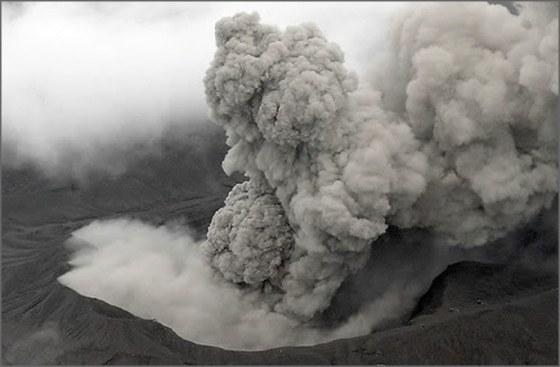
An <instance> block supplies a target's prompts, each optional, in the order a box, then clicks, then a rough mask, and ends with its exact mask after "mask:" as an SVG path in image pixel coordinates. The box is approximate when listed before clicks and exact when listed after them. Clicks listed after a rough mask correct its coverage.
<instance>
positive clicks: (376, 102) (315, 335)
mask: <svg viewBox="0 0 560 367" xmlns="http://www.w3.org/2000/svg"><path fill="white" fill-rule="evenodd" d="M298 5H299V4H298ZM337 6H339V5H337ZM516 9H518V10H519V16H514V15H512V14H510V13H509V12H508V11H507V9H505V8H503V7H501V6H496V5H488V4H485V3H429V4H428V3H426V4H418V3H415V4H413V5H410V6H408V7H403V9H402V11H399V12H396V13H395V15H394V17H393V20H392V22H391V26H390V28H389V31H388V33H387V34H385V33H381V32H380V34H377V33H375V32H372V31H371V29H369V28H361V26H360V27H359V29H362V32H361V33H360V34H359V37H356V39H357V40H359V42H360V45H361V47H363V48H364V49H366V48H369V47H370V45H369V44H368V42H367V41H368V40H369V39H371V38H376V37H377V38H379V37H385V38H386V43H385V44H383V45H381V46H380V47H376V48H375V49H376V50H378V52H377V53H376V54H375V55H371V59H368V60H366V61H365V62H364V65H363V69H364V70H365V69H369V70H370V72H369V73H368V74H365V75H362V76H360V78H358V76H357V74H354V73H353V72H351V71H350V70H349V69H351V68H350V67H349V66H348V65H353V64H355V61H356V59H354V60H353V62H352V63H348V62H347V60H345V59H346V57H345V54H344V53H343V51H342V48H340V47H338V46H337V45H336V44H335V43H331V42H329V41H328V40H329V39H330V40H332V39H333V37H332V34H328V37H327V36H326V34H327V32H325V33H324V34H323V33H322V32H321V31H320V30H319V29H320V28H321V29H323V28H324V27H322V26H321V27H318V26H316V25H313V24H311V23H306V24H303V25H301V26H291V27H288V28H286V29H285V30H283V29H280V28H278V27H275V26H270V25H266V23H270V22H269V21H268V20H267V21H266V22H264V21H263V22H262V23H261V21H260V18H259V16H258V15H257V14H254V13H253V14H249V13H241V14H237V15H234V16H228V17H226V18H223V19H222V20H220V21H218V23H217V24H216V29H215V31H216V32H215V36H216V43H215V47H216V48H217V49H216V53H215V56H214V61H213V62H212V64H211V65H210V68H209V69H208V71H207V74H206V78H205V80H204V85H202V84H201V87H202V86H204V88H205V90H206V98H207V103H208V106H209V107H210V109H211V117H212V119H213V120H214V121H215V122H216V123H217V124H218V125H219V126H222V127H223V128H224V129H225V131H226V133H227V137H228V138H227V143H228V145H229V146H230V150H229V153H228V154H227V156H226V158H225V160H224V162H223V168H224V170H225V171H226V172H227V173H229V174H232V173H234V172H236V171H238V172H241V173H244V174H245V175H246V176H247V178H248V181H247V182H244V183H242V184H239V185H238V186H236V187H234V188H233V189H232V191H231V193H230V195H229V197H228V198H227V200H226V202H225V205H224V207H223V208H222V209H220V210H219V211H218V212H217V213H216V214H215V216H214V218H213V221H212V224H211V226H210V228H209V230H208V234H207V239H206V240H204V241H203V242H202V243H199V242H197V241H195V240H193V239H192V236H190V234H189V231H188V229H186V228H184V227H181V226H171V227H170V226H162V227H157V228H155V227H152V226H149V225H146V224H142V223H140V222H137V221H129V220H116V221H99V222H93V223H92V224H90V225H89V226H86V227H84V228H82V229H81V230H79V231H76V232H75V233H74V236H73V240H71V241H70V242H71V243H73V244H74V246H75V247H77V252H76V253H75V254H74V257H73V260H72V264H73V265H74V267H75V268H74V269H73V270H72V271H70V272H68V273H67V274H65V275H64V276H63V277H61V278H60V281H61V282H62V283H63V284H66V285H68V286H69V287H72V288H73V289H76V290H77V291H78V292H80V293H82V294H85V295H87V296H93V297H98V298H102V299H104V300H107V301H108V302H110V303H112V304H115V305H117V306H119V307H123V308H125V309H127V310H129V311H131V312H133V313H135V314H137V315H139V316H141V317H146V318H155V319H157V320H158V321H160V322H162V323H164V324H166V325H169V326H170V327H172V328H173V329H174V330H175V331H177V333H178V334H179V335H181V336H182V337H184V338H187V339H189V340H192V341H194V342H198V343H204V344H211V345H218V346H221V347H225V348H232V349H250V350H255V349H266V348H270V347H275V346H283V345H309V344H316V343H319V342H326V341H330V340H333V339H338V338H349V337H354V336H358V335H364V334H367V333H369V332H371V331H372V330H374V329H375V328H376V327H380V325H381V326H382V325H384V323H385V322H389V321H391V320H393V321H394V320H397V321H398V320H400V319H401V318H403V317H405V316H406V315H407V313H410V312H411V311H412V309H413V307H414V304H415V302H416V300H417V299H418V298H419V297H420V295H421V294H422V293H423V292H425V291H426V290H427V287H429V284H430V282H431V280H432V279H433V278H434V277H435V276H436V275H437V274H438V273H439V272H441V271H442V270H443V269H444V268H445V267H446V266H447V264H449V263H450V262H453V261H459V260H462V259H465V258H469V259H476V260H480V259H488V261H494V262H495V261H501V260H504V259H505V260H504V261H509V260H510V257H512V256H514V257H515V256H516V257H518V260H516V261H518V262H519V263H523V264H525V263H526V262H534V264H532V266H541V265H542V264H543V263H544V262H546V261H547V260H550V256H549V255H550V254H551V253H552V254H553V255H554V256H557V246H556V243H557V227H554V226H553V225H552V224H550V223H544V222H546V220H543V223H541V224H542V225H543V226H544V227H546V228H547V229H545V230H543V228H539V227H538V226H537V225H535V221H536V222H538V221H539V220H540V218H541V215H542V214H543V213H547V216H545V217H543V218H544V219H546V218H557V206H556V207H554V205H553V204H554V203H553V201H554V197H555V195H557V175H558V163H557V155H556V152H557V122H556V121H557V120H556V119H557V109H558V103H557V100H558V75H557V71H556V70H557V63H558V56H557V47H558V36H557V34H558V17H557V13H558V9H557V4H556V3H547V4H544V3H538V4H520V5H516ZM259 13H263V12H262V11H259ZM231 14H235V12H229V13H228V15H231ZM332 14H336V17H335V19H334V20H332V21H333V22H335V21H340V19H338V18H341V19H342V18H344V17H343V16H342V15H340V16H339V15H338V13H332ZM261 15H262V14H261ZM263 19H264V17H263ZM344 19H346V18H344ZM351 19H353V18H351ZM356 19H357V18H356ZM353 20H354V19H353ZM356 24H358V22H356ZM366 29H367V30H366ZM212 47H214V45H212ZM347 66H348V69H347ZM539 213H540V214H539ZM550 213H552V214H555V215H550ZM527 223H529V227H531V226H532V227H531V228H529V229H527V227H526V226H525V224H527ZM554 223H556V220H555V221H554ZM534 231H542V232H546V233H545V235H544V236H543V237H542V238H537V240H527V238H530V237H531V236H532V237H538V236H534V235H533V234H532V233H533V232H534ZM552 239H555V240H554V241H552ZM512 243H513V245H512ZM484 245H486V246H484ZM527 246H535V247H538V249H537V250H538V251H536V252H534V251H531V249H527V248H526V247H527ZM555 249H556V251H554V250H555ZM535 253H537V255H536V256H533V255H534V254H535ZM554 263H555V264H556V266H557V258H555V259H554ZM525 265H526V264H525ZM548 265H550V264H548ZM553 265H554V264H553ZM341 303H344V304H342V305H340V304H341ZM329 318H330V320H329ZM332 320H334V322H332V323H331V321H332ZM333 324H334V326H333Z"/></svg>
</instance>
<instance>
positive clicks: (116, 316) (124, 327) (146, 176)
mask: <svg viewBox="0 0 560 367" xmlns="http://www.w3.org/2000/svg"><path fill="white" fill-rule="evenodd" d="M184 157H185V155H178V156H177V158H174V159H169V156H166V157H162V158H161V159H153V160H150V161H142V162H139V163H138V164H137V165H134V166H132V167H130V170H129V171H127V173H126V174H125V175H123V176H122V177H121V178H120V179H118V180H109V181H107V182H104V183H99V184H93V185H91V186H89V187H83V186H80V185H78V187H77V189H75V190H71V188H70V185H69V184H68V185H66V186H61V185H55V184H53V183H52V182H49V181H45V180H42V179H40V178H39V177H38V176H37V175H34V174H32V173H31V172H29V171H22V170H17V171H14V170H6V169H5V170H4V172H3V176H2V181H3V182H2V202H3V219H2V275H3V276H2V364H5V365H9V364H18V365H32V364H39V365H60V364H67V365H83V364H91V365H103V364H116V365H124V364H133V365H139V364H153V365H181V364H192V365H205V364H216V365H225V364H231V365H244V364H254V365H283V364H291V365H309V364H319V365H329V364H341V365H353V364H364V365H374V364H378V363H382V364H387V365H389V364H398V365H414V364H422V363H425V364H435V365H438V364H442V365H443V364H447V365H449V364H457V365H463V364H464V365H469V364H492V363H494V364H502V365H506V364H545V365H557V364H558V293H557V290H556V288H557V287H558V278H557V273H555V272H553V273H552V274H550V273H548V272H547V271H544V270H543V269H540V268H539V269H535V270H529V271H527V270H523V269H516V268H515V267H512V266H507V267H502V266H494V265H484V264H480V263H472V262H470V263H462V264H459V265H453V266H451V267H450V268H449V269H448V270H447V271H444V272H443V274H441V275H440V276H439V277H438V280H436V281H435V282H434V284H433V286H432V288H433V289H434V290H430V291H428V295H429V297H425V298H424V299H425V302H424V303H423V305H424V309H426V310H429V311H430V313H424V314H422V315H418V316H417V317H414V318H413V319H412V320H411V322H410V325H408V326H399V327H396V328H393V329H392V330H385V331H383V332H379V333H375V334H372V335H364V336H361V337H357V338H350V339H344V340H337V341H333V342H330V343H328V344H320V345H316V346H313V347H298V348H295V347H289V348H275V349H271V350H266V351H261V352H251V353H249V352H232V351H226V350H224V349H221V348H215V347H208V346H203V345H198V344H195V343H192V342H190V341H186V340H184V339H181V338H180V337H179V336H178V335H177V334H176V333H175V332H173V331H172V330H171V329H170V328H168V327H165V326H162V325H161V324H160V323H158V322H154V321H150V320H147V319H142V318H139V317H137V316H134V315H132V314H130V313H128V312H126V311H124V310H122V309H119V308H117V307H115V306H112V305H109V304H107V303H105V302H103V301H101V300H97V299H92V298H89V297H84V296H83V295H81V294H79V293H77V292H75V291H74V290H72V289H69V288H67V287H65V286H63V285H62V284H60V283H59V282H58V281H57V277H59V276H60V275H62V274H64V273H66V274H69V273H67V271H68V258H69V257H71V254H69V252H68V250H67V248H65V247H64V246H63V242H64V239H65V238H67V237H68V236H69V235H70V234H71V233H72V232H73V231H74V230H76V229H78V228H80V227H82V226H83V225H84V224H86V223H88V222H90V221H92V220H93V218H104V217H108V216H110V215H111V214H112V213H114V212H120V213H127V214H128V215H131V216H138V217H140V218H144V220H147V219H149V218H154V217H156V216H158V217H161V218H163V219H173V218H176V217H177V216H178V215H184V216H186V217H188V218H191V219H192V221H191V222H190V224H191V225H192V226H193V228H195V229H197V230H198V231H200V232H204V231H205V230H206V226H207V225H208V223H209V221H210V218H211V215H212V212H213V211H214V210H216V209H217V208H218V207H219V205H220V204H219V203H220V202H223V199H224V198H225V195H226V191H215V192H214V194H213V195H210V194H209V193H208V192H206V191H205V190H206V189H207V188H206V187H205V186H204V185H195V186H194V187H193V186H192V185H182V186H179V185H178V186H177V191H175V192H174V193H175V195H176V197H175V198H174V199H173V200H169V201H166V200H165V198H164V197H162V196H160V195H164V194H165V193H166V192H168V185H167V184H166V183H167V182H170V181H172V182H175V181H182V182H183V183H185V180H188V179H189V178H190V180H193V179H194V178H196V177H200V176H197V173H196V172H197V171H198V167H197V160H187V159H184ZM218 162H219V160H217V161H216V162H215V164H213V165H212V164H208V165H204V169H205V170H207V171H211V170H212V169H214V170H213V171H211V172H207V174H205V175H204V176H208V177H212V180H213V181H216V182H217V183H220V184H222V183H223V184H224V185H226V184H227V185H231V182H230V181H229V180H228V178H227V177H224V176H223V175H220V172H221V170H219V163H218ZM162 179H164V180H163V181H162ZM164 182H165V183H164ZM130 187H136V189H135V191H134V192H135V195H133V196H131V197H133V198H135V199H136V200H122V197H121V195H120V193H121V192H123V191H125V190H130ZM181 189H182V191H181ZM200 197H202V199H200ZM201 200H202V203H200V201H201ZM177 201H179V202H180V203H181V210H180V214H178V212H177V204H176V203H177ZM85 203H87V205H85ZM146 208H149V209H146ZM553 214H554V213H553ZM552 217H553V218H552V219H554V220H555V221H557V216H555V215H553V216H552ZM535 229H537V230H538V232H537V233H536V238H537V239H541V240H542V233H543V232H542V231H540V230H539V229H538V228H535ZM554 233H555V234H557V232H554ZM524 241H525V238H524ZM550 241H551V245H552V248H556V246H555V245H554V244H555V243H557V241H558V240H557V236H555V238H550ZM525 245H526V243H525V242H524V243H523V246H525ZM531 248H533V250H531ZM534 248H535V247H534V246H533V247H529V248H527V249H526V250H527V251H528V252H534ZM501 251H503V253H502V255H507V254H508V253H510V252H511V251H505V250H504V249H502V250H501ZM516 252H517V251H516ZM503 257H504V256H499V258H503ZM556 264H557V263H556ZM555 268H557V266H556V267H555ZM101 277H102V275H100V278H101ZM95 282H97V280H95ZM497 284H500V287H499V289H498V288H497V287H496V285H497ZM143 288H144V292H146V287H145V286H143ZM78 290H79V289H78ZM149 292H150V293H149V294H148V296H150V295H153V290H149ZM432 295H433V296H432ZM479 298H480V299H482V301H483V302H484V304H483V305H479V304H478V303H477V302H476V301H477V299H479ZM451 307H454V308H457V309H458V310H459V311H458V312H450V311H449V308H451ZM168 312H169V310H168ZM422 325H424V327H422ZM488 325H492V327H491V328H489V327H488ZM395 346H399V347H398V349H396V348H395Z"/></svg>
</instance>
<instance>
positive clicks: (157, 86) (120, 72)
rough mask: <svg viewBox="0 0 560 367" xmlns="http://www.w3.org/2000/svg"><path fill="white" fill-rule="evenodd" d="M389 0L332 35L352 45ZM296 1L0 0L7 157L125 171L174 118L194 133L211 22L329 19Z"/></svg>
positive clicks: (72, 172)
mask: <svg viewBox="0 0 560 367" xmlns="http://www.w3.org/2000/svg"><path fill="white" fill-rule="evenodd" d="M334 5H335V7H337V5H336V4H334ZM366 5H367V4H366ZM390 7H391V6H386V5H385V6H377V7H376V9H375V10H376V11H377V12H379V13H380V14H375V13H374V14H373V15H372V10H371V7H370V9H368V7H367V6H365V5H363V4H362V5H359V4H357V5H354V6H348V7H345V10H342V12H343V13H344V14H346V16H347V17H348V19H354V20H356V21H355V22H354V24H353V28H350V29H344V28H343V27H342V28H341V27H338V28H337V27H332V28H333V31H334V32H335V33H338V36H337V39H338V40H340V41H341V42H345V43H346V44H348V45H352V40H354V39H355V38H356V37H355V35H356V34H357V33H358V32H361V31H363V29H358V28H357V26H360V27H361V28H364V26H367V27H373V26H372V25H368V23H366V21H367V20H368V19H367V18H366V15H369V18H374V19H378V18H381V17H382V14H386V13H387V10H383V9H387V8H390ZM297 8H298V11H297V12H294V6H289V5H288V6H286V4H280V3H276V4H272V3H271V4H267V3H259V4H255V3H248V4H247V3H241V2H239V3H231V2H227V3H219V2H214V3H206V2H188V3H160V2H158V3H149V4H146V3H130V2H127V3H118V4H115V3H106V2H93V3H77V2H75V3H72V2H69V3H56V2H51V3H34V2H24V3H20V2H2V153H3V154H2V162H3V164H7V165H16V166H19V165H22V164H26V165H32V166H34V167H35V168H38V169H39V170H41V171H42V172H43V173H45V174H47V175H48V176H50V177H59V176H61V175H65V176H70V177H73V178H76V177H77V178H83V176H87V174H88V173H89V172H90V171H109V172H110V173H119V172H122V171H123V170H124V169H125V168H126V166H127V163H128V162H127V160H128V158H126V157H125V156H126V155H132V153H134V154H138V152H139V151H140V150H144V151H146V150H150V151H151V150H154V149H157V147H158V144H159V142H160V140H161V139H163V138H165V136H166V134H169V133H170V131H171V133H172V134H175V135H176V134H177V131H176V130H177V128H179V127H180V128H182V130H181V132H182V133H184V134H186V135H187V136H189V135H190V133H191V132H192V131H193V130H194V129H196V128H200V126H201V123H203V122H206V120H207V117H206V115H207V106H206V104H205V100H204V86H203V82H202V79H203V77H204V71H205V70H206V68H207V67H208V64H209V63H210V61H211V60H212V54H213V52H214V42H213V27H214V23H215V21H216V19H219V18H221V17H222V16H225V15H227V14H232V13H235V12H238V11H241V10H244V9H257V10H259V11H261V12H262V13H263V15H264V14H266V15H267V16H268V19H270V21H273V22H278V21H284V22H286V19H288V20H289V21H292V22H293V21H296V22H299V21H300V19H302V18H303V19H305V17H313V16H312V14H315V16H314V17H313V18H315V19H317V21H319V22H320V23H321V24H324V25H326V24H328V23H329V21H330V19H329V17H327V16H323V17H322V18H317V16H316V15H317V14H321V12H318V11H317V8H325V10H329V9H333V5H325V4H323V5H322V6H321V5H316V4H313V3H307V4H298V5H297ZM338 13H340V10H339V11H338ZM330 23H331V24H332V22H330ZM341 26H342V24H341ZM367 27H366V28H364V29H368V28H367ZM354 42H356V41H354ZM348 48H349V49H354V50H357V52H354V54H355V56H354V59H355V60H357V59H359V58H363V57H364V56H363V53H364V52H363V51H364V50H363V49H362V48H361V47H353V46H351V47H348ZM358 51H359V52H358ZM355 64H357V61H356V62H355ZM205 126H208V125H207V124H205ZM131 151H132V153H131Z"/></svg>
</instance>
